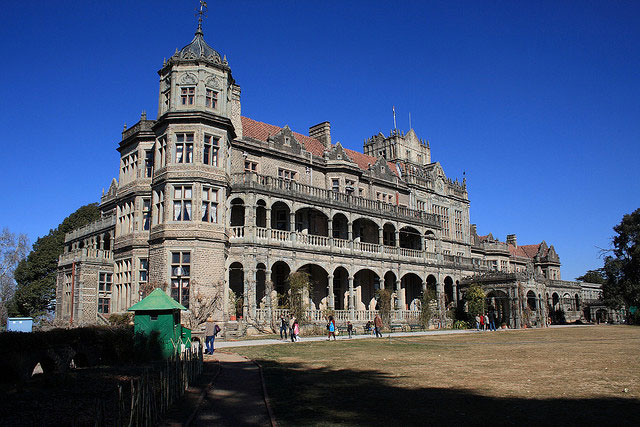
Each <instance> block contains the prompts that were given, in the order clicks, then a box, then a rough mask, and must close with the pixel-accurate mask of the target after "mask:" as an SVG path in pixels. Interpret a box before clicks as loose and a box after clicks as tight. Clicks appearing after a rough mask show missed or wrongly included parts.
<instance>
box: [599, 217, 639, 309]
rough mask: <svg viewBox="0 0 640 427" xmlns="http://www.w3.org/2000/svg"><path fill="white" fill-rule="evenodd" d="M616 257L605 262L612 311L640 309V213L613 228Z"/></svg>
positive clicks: (606, 289) (605, 285) (604, 287)
mask: <svg viewBox="0 0 640 427" xmlns="http://www.w3.org/2000/svg"><path fill="white" fill-rule="evenodd" d="M613 231H615V232H616V235H615V236H614V237H613V249H612V253H613V255H609V256H607V257H606V258H605V260H604V267H603V269H602V270H603V272H604V277H605V281H604V283H603V285H602V293H603V297H604V300H605V302H606V303H607V304H608V305H610V306H612V307H616V308H617V307H620V306H623V305H624V306H626V307H629V306H636V307H637V306H639V305H640V209H636V210H635V211H634V212H632V213H630V214H627V215H625V216H623V217H622V221H621V222H620V224H618V225H616V226H615V227H613Z"/></svg>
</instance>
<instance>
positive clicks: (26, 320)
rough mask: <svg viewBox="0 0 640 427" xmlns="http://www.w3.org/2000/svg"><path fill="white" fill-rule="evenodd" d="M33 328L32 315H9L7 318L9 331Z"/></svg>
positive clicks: (27, 330) (24, 330)
mask: <svg viewBox="0 0 640 427" xmlns="http://www.w3.org/2000/svg"><path fill="white" fill-rule="evenodd" d="M32 330H33V318H32V317H9V318H8V319H7V331H14V332H31V331H32Z"/></svg>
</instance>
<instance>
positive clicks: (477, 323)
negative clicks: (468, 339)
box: [476, 314, 480, 331]
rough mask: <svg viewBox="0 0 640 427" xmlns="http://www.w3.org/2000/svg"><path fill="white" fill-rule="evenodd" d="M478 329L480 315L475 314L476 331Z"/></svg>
mask: <svg viewBox="0 0 640 427" xmlns="http://www.w3.org/2000/svg"><path fill="white" fill-rule="evenodd" d="M479 330H480V316H479V315H477V314H476V331H479Z"/></svg>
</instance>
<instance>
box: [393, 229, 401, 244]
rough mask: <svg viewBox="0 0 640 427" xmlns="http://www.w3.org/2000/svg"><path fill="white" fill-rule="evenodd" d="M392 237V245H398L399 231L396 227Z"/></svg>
mask: <svg viewBox="0 0 640 427" xmlns="http://www.w3.org/2000/svg"><path fill="white" fill-rule="evenodd" d="M393 239H394V240H395V241H394V242H393V243H395V245H394V246H396V247H400V231H398V229H397V228H396V230H395V231H394V232H393Z"/></svg>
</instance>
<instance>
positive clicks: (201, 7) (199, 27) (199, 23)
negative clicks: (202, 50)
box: [196, 0, 207, 35]
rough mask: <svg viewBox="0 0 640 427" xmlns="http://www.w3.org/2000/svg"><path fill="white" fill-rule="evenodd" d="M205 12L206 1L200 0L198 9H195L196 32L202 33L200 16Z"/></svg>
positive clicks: (204, 14)
mask: <svg viewBox="0 0 640 427" xmlns="http://www.w3.org/2000/svg"><path fill="white" fill-rule="evenodd" d="M206 13H207V2H206V1H204V0H200V10H198V9H196V15H198V29H197V30H196V35H197V34H202V18H203V17H204V16H207V15H206Z"/></svg>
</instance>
